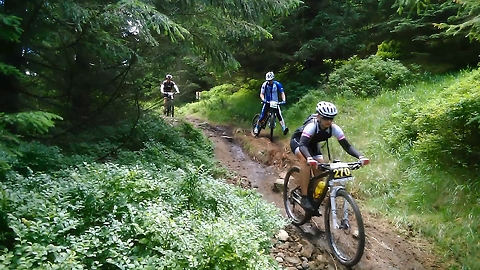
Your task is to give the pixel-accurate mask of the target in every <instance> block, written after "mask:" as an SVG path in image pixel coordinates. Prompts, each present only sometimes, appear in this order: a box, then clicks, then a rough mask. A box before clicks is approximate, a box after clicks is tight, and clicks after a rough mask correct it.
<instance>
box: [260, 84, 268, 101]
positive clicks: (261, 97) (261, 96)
mask: <svg viewBox="0 0 480 270" xmlns="http://www.w3.org/2000/svg"><path fill="white" fill-rule="evenodd" d="M266 86H267V82H264V83H263V84H262V87H260V100H262V101H263V100H265V87H266Z"/></svg>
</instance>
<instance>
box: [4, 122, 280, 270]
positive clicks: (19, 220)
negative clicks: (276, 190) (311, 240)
mask: <svg viewBox="0 0 480 270" xmlns="http://www.w3.org/2000/svg"><path fill="white" fill-rule="evenodd" d="M142 125H143V127H144V128H145V131H148V132H149V133H151V134H152V135H151V136H150V137H149V138H148V141H147V143H145V145H144V147H143V148H142V149H139V150H138V151H126V150H124V151H122V152H120V153H119V154H118V157H117V160H110V161H109V162H105V163H95V162H84V163H80V164H77V165H75V166H70V167H68V168H65V169H60V170H56V171H49V172H43V173H42V172H37V173H35V172H33V173H30V174H29V175H21V174H19V173H17V172H13V171H11V172H9V173H8V174H7V178H6V179H5V180H4V181H2V182H1V183H0V187H1V191H2V192H1V197H0V202H1V212H0V214H1V215H0V228H1V231H0V269H259V270H260V269H278V263H277V262H275V261H273V260H272V258H271V257H270V256H269V255H268V254H269V249H270V248H271V246H272V244H271V238H272V236H273V235H274V234H275V233H276V232H278V230H279V229H280V228H282V227H283V226H284V225H285V224H286V223H285V220H284V219H283V218H282V217H281V215H280V213H279V212H278V210H277V209H276V208H275V207H274V206H273V205H270V204H267V203H266V202H265V201H264V200H263V199H262V198H261V196H260V195H259V194H258V193H257V192H255V191H251V190H244V189H241V188H238V187H235V186H233V185H229V184H226V183H225V182H224V181H223V179H221V178H216V177H213V176H212V175H218V176H221V175H222V172H221V170H219V169H217V168H216V167H217V163H215V162H214V161H213V159H212V156H213V153H212V151H213V149H212V147H211V142H209V141H208V140H207V139H205V138H204V137H203V135H202V133H201V131H198V130H196V129H193V128H192V126H191V125H189V124H186V123H180V124H178V125H177V126H175V127H174V126H170V125H168V124H166V123H165V122H163V120H161V119H157V121H150V122H145V123H142ZM142 125H141V126H142ZM140 130H142V129H140ZM141 135H142V134H139V136H140V137H142V136H141ZM162 138H163V139H162ZM166 138H168V139H166ZM91 146H92V147H95V145H91ZM201 164H203V165H201Z"/></svg>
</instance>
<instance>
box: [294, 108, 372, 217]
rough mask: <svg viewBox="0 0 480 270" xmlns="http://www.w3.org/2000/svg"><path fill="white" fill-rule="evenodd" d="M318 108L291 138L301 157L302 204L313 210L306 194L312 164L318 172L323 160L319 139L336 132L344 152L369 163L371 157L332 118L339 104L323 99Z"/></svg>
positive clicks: (324, 138)
mask: <svg viewBox="0 0 480 270" xmlns="http://www.w3.org/2000/svg"><path fill="white" fill-rule="evenodd" d="M316 111H317V113H316V114H312V115H310V116H309V117H308V118H307V120H306V121H305V122H304V123H303V125H302V126H300V127H299V128H298V129H296V130H295V132H294V133H293V135H292V139H291V140H290V149H291V150H292V153H294V154H295V156H296V157H297V158H298V159H299V160H300V172H299V178H300V179H299V182H300V188H301V191H302V202H301V203H302V206H303V208H305V209H307V210H310V211H313V210H314V209H313V207H312V204H311V203H310V201H309V200H308V197H307V189H308V182H309V179H310V167H313V168H314V171H315V175H316V174H317V173H318V171H317V170H318V167H317V162H319V163H324V159H323V155H322V152H321V151H320V147H319V145H318V144H319V143H320V142H323V141H327V140H328V139H329V138H330V137H332V136H335V137H336V138H337V140H338V142H339V143H340V145H341V146H342V148H343V150H345V152H347V153H348V154H349V155H351V156H353V157H355V158H358V159H359V160H360V161H361V162H362V165H366V164H368V163H369V159H367V158H365V157H364V156H363V154H361V153H360V152H358V151H357V150H356V149H355V148H354V147H353V146H352V145H351V144H350V143H349V142H348V141H347V139H346V138H345V134H343V131H342V129H341V128H340V127H339V126H338V125H336V124H334V123H333V118H334V117H335V116H336V115H337V113H338V111H337V107H335V105H334V104H333V103H330V102H326V101H320V102H318V103H317V106H316ZM319 181H320V180H319Z"/></svg>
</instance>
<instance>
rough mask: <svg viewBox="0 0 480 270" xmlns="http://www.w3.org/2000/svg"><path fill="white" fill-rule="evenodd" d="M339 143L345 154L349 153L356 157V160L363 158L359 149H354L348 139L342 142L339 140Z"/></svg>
mask: <svg viewBox="0 0 480 270" xmlns="http://www.w3.org/2000/svg"><path fill="white" fill-rule="evenodd" d="M338 142H339V143H340V145H341V146H342V148H343V150H345V152H347V153H348V154H349V155H350V156H352V157H355V158H360V157H361V156H363V155H362V154H360V152H358V151H357V149H355V147H353V146H352V145H351V144H350V143H349V142H348V141H347V138H343V139H342V140H339V141H338Z"/></svg>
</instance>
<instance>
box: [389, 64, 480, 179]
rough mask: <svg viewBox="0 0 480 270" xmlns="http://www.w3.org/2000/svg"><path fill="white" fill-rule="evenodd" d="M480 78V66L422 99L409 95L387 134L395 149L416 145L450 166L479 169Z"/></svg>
mask: <svg viewBox="0 0 480 270" xmlns="http://www.w3.org/2000/svg"><path fill="white" fill-rule="evenodd" d="M479 79H480V70H476V71H474V72H468V73H465V74H463V76H462V77H459V79H458V80H457V81H453V82H452V83H451V84H449V85H445V86H444V88H443V89H442V92H441V93H439V94H438V95H436V96H434V97H431V98H430V99H428V100H426V101H424V102H421V103H417V102H414V100H412V98H411V97H405V99H404V100H403V101H402V103H401V106H400V108H401V111H399V112H397V113H396V114H395V115H394V116H393V117H392V126H391V129H390V130H389V133H388V136H387V140H388V141H390V143H391V147H392V149H394V150H395V151H398V152H400V153H404V151H405V150H410V149H412V150H413V151H415V152H416V154H418V156H419V157H420V158H424V159H428V160H429V161H430V162H432V163H436V162H440V163H442V164H443V166H446V167H448V166H452V165H456V166H459V167H464V168H470V169H473V170H479V169H480V168H479V167H478V164H479V162H480V155H479V154H480V142H479V140H478V134H479V132H480V129H479V127H480V122H479V119H480V118H479V114H480V85H479V84H478V81H479Z"/></svg>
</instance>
